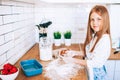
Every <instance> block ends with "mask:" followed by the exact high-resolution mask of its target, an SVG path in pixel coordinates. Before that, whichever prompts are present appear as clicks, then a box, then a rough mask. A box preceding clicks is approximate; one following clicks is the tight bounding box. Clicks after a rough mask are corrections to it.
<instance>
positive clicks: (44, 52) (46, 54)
mask: <svg viewBox="0 0 120 80" xmlns="http://www.w3.org/2000/svg"><path fill="white" fill-rule="evenodd" d="M39 52H40V59H41V60H43V61H48V60H52V42H51V40H50V38H47V37H41V38H40V41H39Z"/></svg>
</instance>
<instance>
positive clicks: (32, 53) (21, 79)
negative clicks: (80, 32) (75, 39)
mask: <svg viewBox="0 0 120 80" xmlns="http://www.w3.org/2000/svg"><path fill="white" fill-rule="evenodd" d="M38 47H39V45H38V44H35V45H34V46H33V47H32V48H31V49H30V50H29V51H28V52H27V53H26V54H25V55H24V56H23V57H22V58H20V59H19V60H18V61H17V62H16V64H15V66H17V67H19V68H20V72H19V75H18V77H17V78H16V80H47V79H46V78H45V77H44V74H43V73H42V74H40V75H37V76H33V77H26V76H25V75H24V73H23V71H22V70H21V67H20V61H22V60H27V59H33V58H34V59H37V60H38V61H40V63H41V64H42V65H43V67H45V66H46V65H47V64H48V63H49V62H50V61H41V60H40V59H39V48H38ZM59 48H68V49H72V50H76V51H79V50H80V49H82V47H81V48H80V46H79V45H78V44H72V45H71V46H64V45H61V46H59V47H56V46H54V45H53V50H55V49H59ZM114 51H115V50H114V49H112V50H111V55H110V57H109V60H120V52H119V53H117V54H113V52H114ZM72 80H87V73H86V71H85V69H83V70H81V71H80V72H79V75H78V76H75V77H74V78H73V79H72Z"/></svg>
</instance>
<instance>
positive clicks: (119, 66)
mask: <svg viewBox="0 0 120 80" xmlns="http://www.w3.org/2000/svg"><path fill="white" fill-rule="evenodd" d="M114 80H120V60H116V65H115V76H114Z"/></svg>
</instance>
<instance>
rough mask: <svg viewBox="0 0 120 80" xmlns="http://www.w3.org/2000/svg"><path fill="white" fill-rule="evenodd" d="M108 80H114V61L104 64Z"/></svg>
mask: <svg viewBox="0 0 120 80" xmlns="http://www.w3.org/2000/svg"><path fill="white" fill-rule="evenodd" d="M105 67H106V71H107V78H108V80H114V71H115V70H114V69H115V60H108V61H107V62H106V64H105Z"/></svg>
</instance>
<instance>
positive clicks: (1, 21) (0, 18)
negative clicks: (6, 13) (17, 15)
mask: <svg viewBox="0 0 120 80" xmlns="http://www.w3.org/2000/svg"><path fill="white" fill-rule="evenodd" d="M2 24H3V20H2V16H0V25H2Z"/></svg>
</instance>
